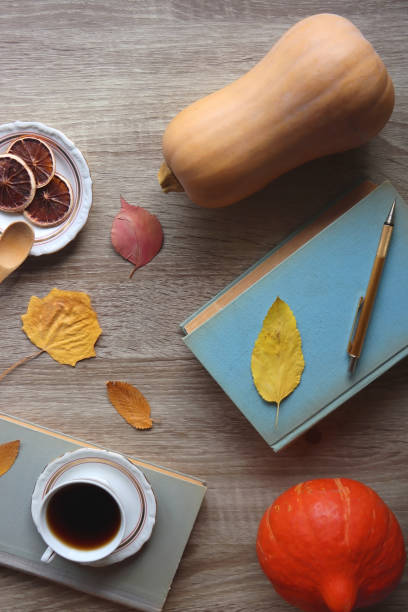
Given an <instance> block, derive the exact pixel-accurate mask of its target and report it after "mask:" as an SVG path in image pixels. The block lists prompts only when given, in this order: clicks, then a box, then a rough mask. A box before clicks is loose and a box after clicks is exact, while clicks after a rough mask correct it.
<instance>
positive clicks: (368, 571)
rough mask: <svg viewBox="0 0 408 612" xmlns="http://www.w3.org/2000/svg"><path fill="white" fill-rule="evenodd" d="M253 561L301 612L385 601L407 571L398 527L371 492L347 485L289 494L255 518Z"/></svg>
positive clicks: (338, 611) (343, 610)
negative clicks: (258, 519)
mask: <svg viewBox="0 0 408 612" xmlns="http://www.w3.org/2000/svg"><path fill="white" fill-rule="evenodd" d="M257 554H258V559H259V562H260V564H261V567H262V569H263V570H264V572H265V574H266V575H267V576H268V578H269V579H270V580H271V582H272V584H273V586H274V587H275V589H276V591H277V592H278V593H279V595H281V596H282V597H283V598H284V599H286V600H287V601H288V602H290V603H291V604H293V605H294V606H297V607H298V608H300V609H301V610H305V611H307V612H328V611H329V610H330V612H350V611H351V610H354V609H355V608H360V607H364V606H369V605H371V604H374V603H376V602H379V601H381V600H382V599H383V598H384V597H386V596H387V595H388V594H389V593H390V592H391V591H392V589H394V587H395V586H396V585H397V583H398V582H399V580H400V578H401V575H402V571H403V568H404V564H405V547H404V540H403V536H402V533H401V529H400V526H399V524H398V521H397V519H396V518H395V516H394V514H393V513H392V512H391V510H390V509H389V508H388V506H387V505H386V504H385V503H384V501H383V500H382V499H381V498H380V497H379V496H378V495H377V494H376V493H375V492H374V491H373V490H372V489H370V488H369V487H367V486H365V485H364V484H362V483H360V482H357V481H355V480H349V479H347V478H327V479H321V480H310V481H308V482H304V483H301V484H298V485H297V486H295V487H292V488H291V489H288V490H287V491H286V492H285V493H283V494H282V495H281V496H280V497H278V498H277V499H276V501H275V502H274V503H273V504H272V505H271V506H270V507H269V508H268V510H267V511H266V512H265V514H264V516H263V517H262V519H261V522H260V525H259V531H258V537H257Z"/></svg>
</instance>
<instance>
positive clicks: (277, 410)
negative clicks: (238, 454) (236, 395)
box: [0, 379, 280, 429]
mask: <svg viewBox="0 0 408 612" xmlns="http://www.w3.org/2000/svg"><path fill="white" fill-rule="evenodd" d="M0 380H1V379H0ZM279 406H280V402H276V415H275V426H274V429H278V421H279Z"/></svg>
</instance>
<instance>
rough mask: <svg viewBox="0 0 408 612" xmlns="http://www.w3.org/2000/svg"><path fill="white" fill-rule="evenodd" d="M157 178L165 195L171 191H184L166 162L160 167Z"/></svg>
mask: <svg viewBox="0 0 408 612" xmlns="http://www.w3.org/2000/svg"><path fill="white" fill-rule="evenodd" d="M157 178H158V179H159V183H160V187H161V188H162V189H163V191H164V193H169V191H184V189H183V187H182V185H181V184H180V183H179V181H178V180H177V177H176V175H175V174H173V172H172V171H171V170H170V168H169V167H168V165H167V164H166V162H165V161H164V162H163V163H162V165H161V166H160V170H159V173H158V175H157Z"/></svg>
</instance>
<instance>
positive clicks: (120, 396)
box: [106, 381, 153, 429]
mask: <svg viewBox="0 0 408 612" xmlns="http://www.w3.org/2000/svg"><path fill="white" fill-rule="evenodd" d="M106 388H107V391H108V396H109V399H110V401H111V403H112V405H113V407H114V408H115V409H116V410H117V412H118V413H119V414H120V416H121V417H123V418H124V419H125V421H126V422H127V423H129V425H132V427H135V428H136V429H150V428H151V426H152V424H153V422H152V419H151V418H150V406H149V402H148V401H147V399H146V398H145V397H144V395H142V393H140V391H139V389H136V387H133V385H130V384H129V383H126V382H120V381H113V382H112V381H109V382H107V383H106Z"/></svg>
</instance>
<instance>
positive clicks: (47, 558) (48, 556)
mask: <svg viewBox="0 0 408 612" xmlns="http://www.w3.org/2000/svg"><path fill="white" fill-rule="evenodd" d="M54 557H55V551H54V550H52V548H51V547H50V546H49V547H48V548H47V550H45V551H44V552H43V554H42V557H41V561H42V562H43V563H51V561H52V560H53V558H54Z"/></svg>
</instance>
